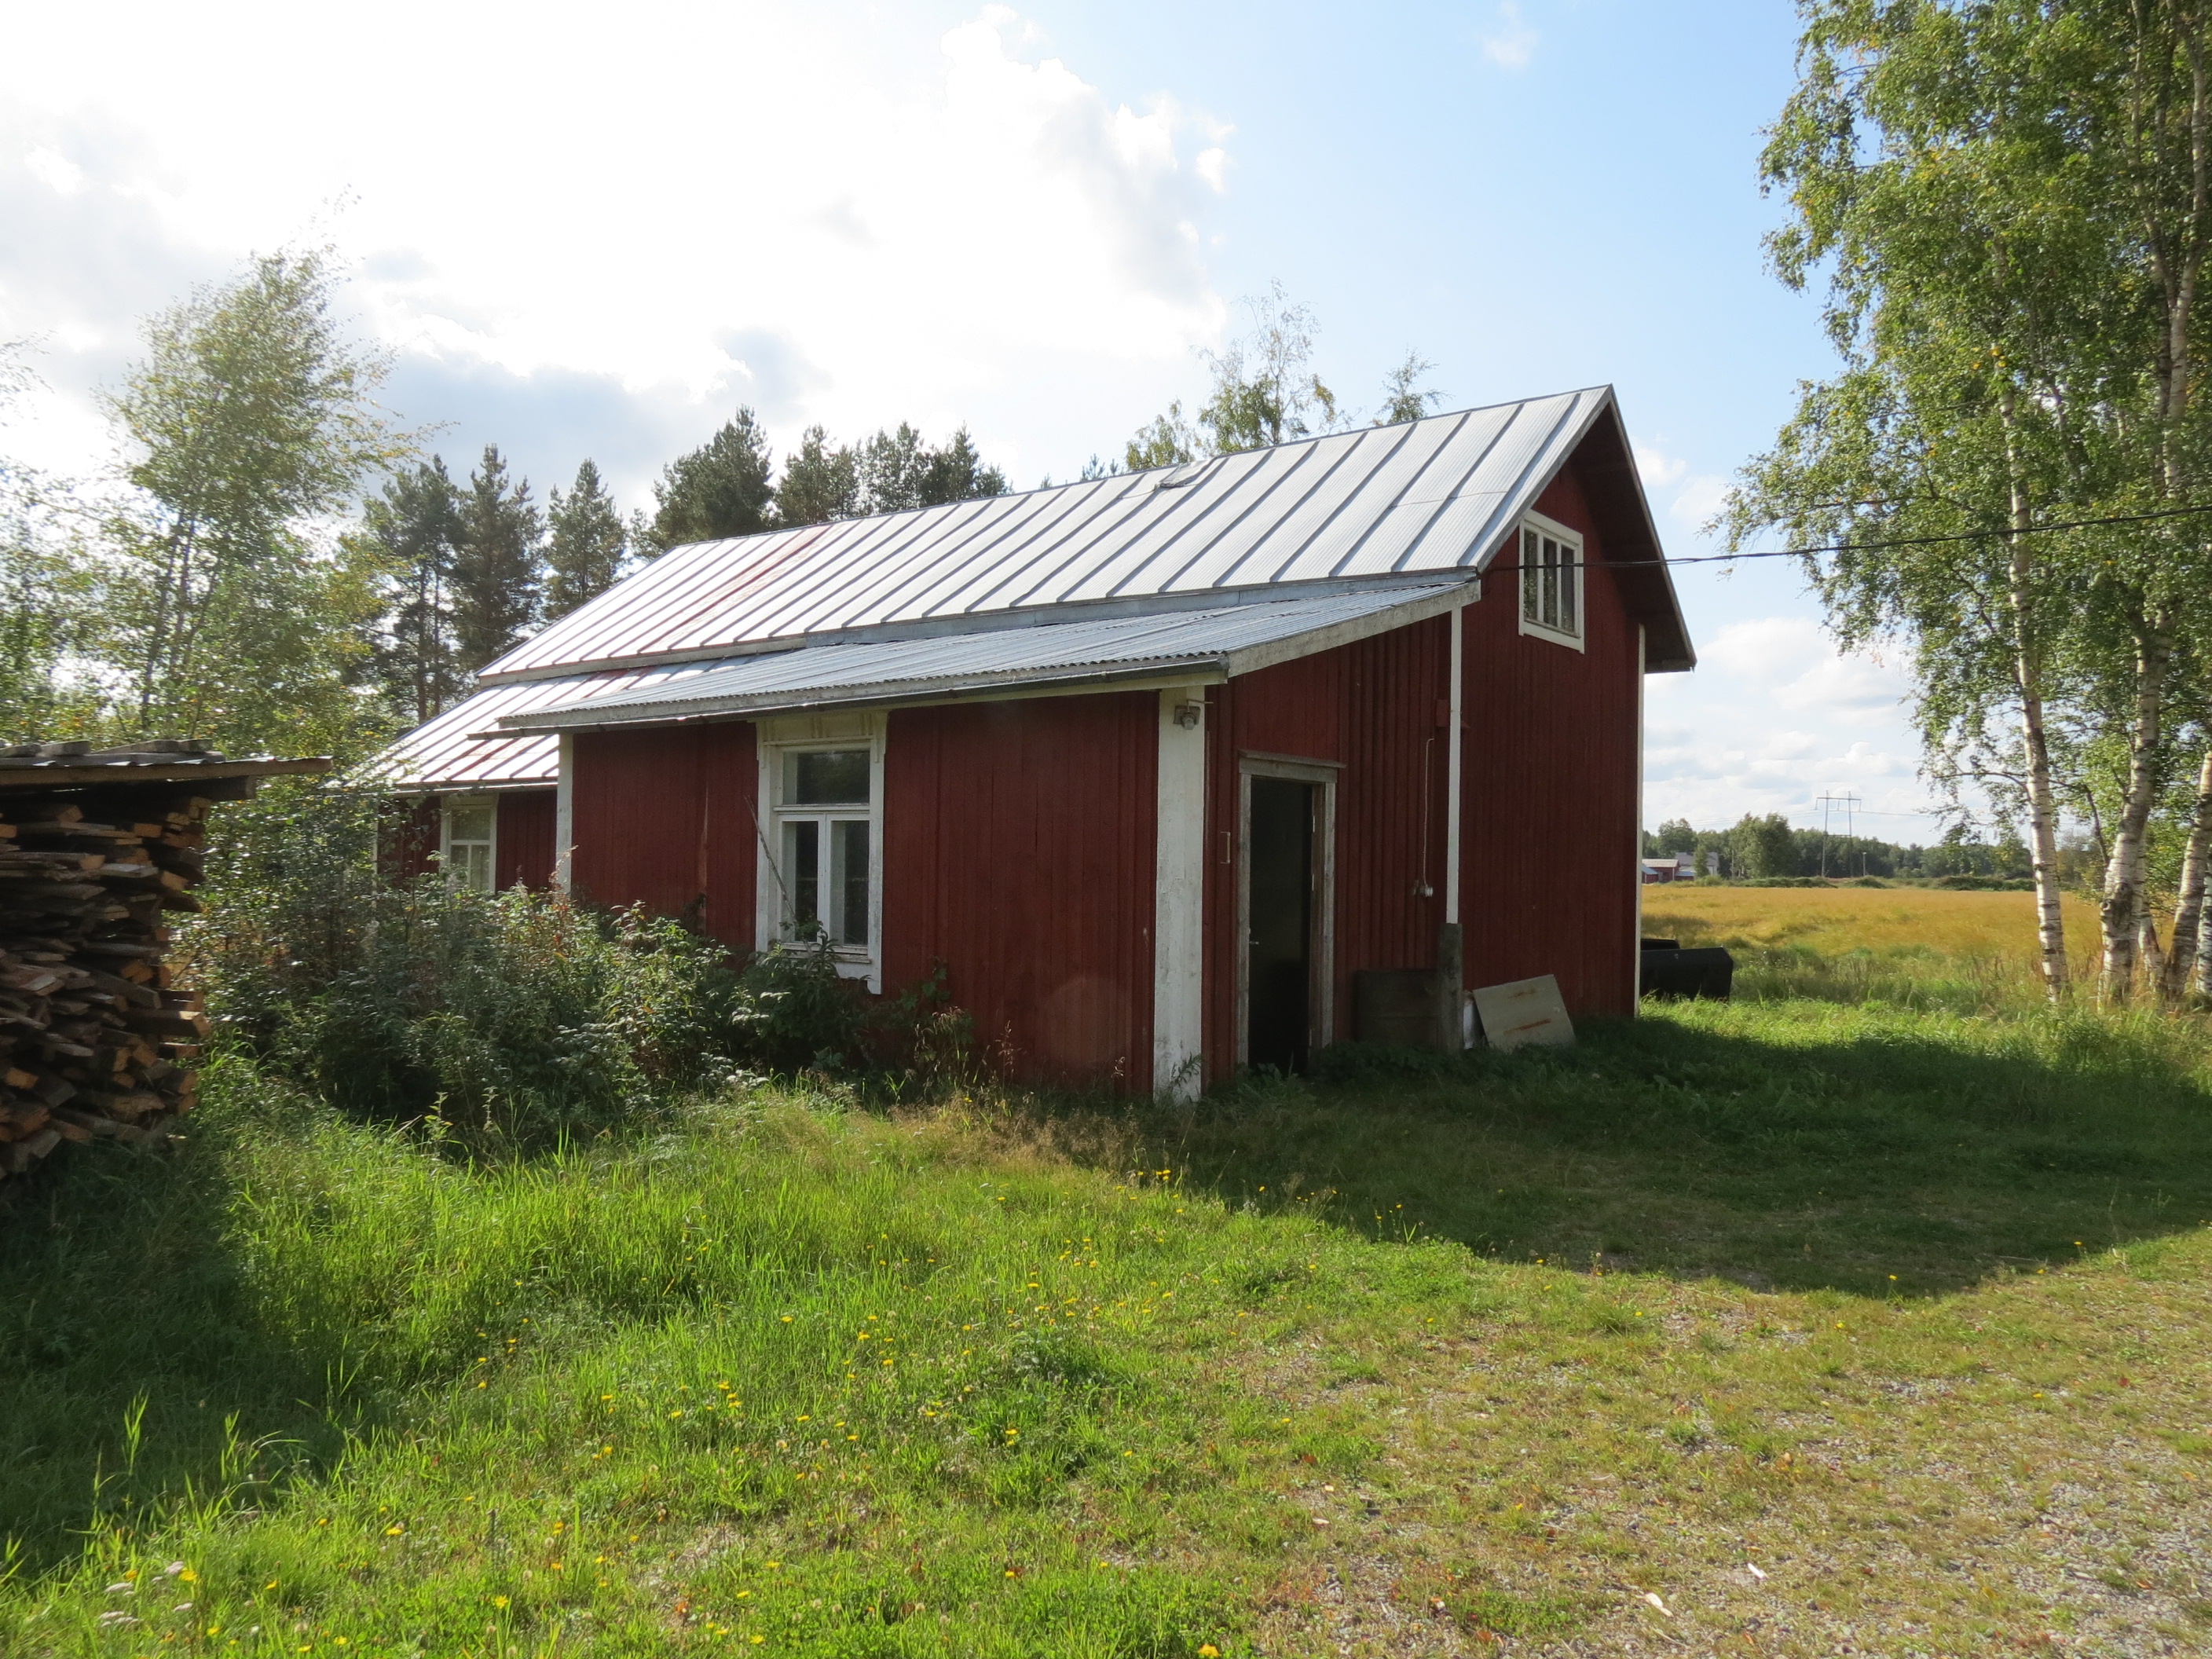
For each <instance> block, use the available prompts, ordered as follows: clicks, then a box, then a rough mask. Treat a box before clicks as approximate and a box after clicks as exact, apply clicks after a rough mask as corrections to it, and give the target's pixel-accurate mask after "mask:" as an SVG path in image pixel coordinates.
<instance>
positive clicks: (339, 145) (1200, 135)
mask: <svg viewBox="0 0 2212 1659" xmlns="http://www.w3.org/2000/svg"><path fill="white" fill-rule="evenodd" d="M227 15H228V16H229V18H230V19H231V24H230V25H229V26H227V27H224V28H222V29H211V28H209V27H204V20H200V19H197V18H196V17H192V16H188V15H185V14H183V13H180V12H179V11H178V10H177V9H175V8H174V7H172V6H168V5H165V4H161V3H156V0H118V3H117V4H115V5H113V6H112V7H109V8H106V9H100V10H98V11H87V10H85V9H80V8H70V7H55V8H47V9H41V10H40V11H38V12H36V13H32V14H26V15H25V17H24V18H23V19H22V20H20V21H19V23H18V27H17V28H16V30H15V33H13V34H12V35H11V40H10V52H9V64H8V66H7V67H6V68H4V69H0V85H4V86H5V87H6V89H7V92H8V96H7V98H6V99H5V100H0V158H4V157H6V156H9V155H14V156H15V157H17V158H19V159H18V162H17V165H16V166H15V167H12V168H11V167H8V166H6V165H5V164H4V162H0V210H5V211H4V212H0V217H4V218H5V219H6V220H7V222H9V224H10V225H11V226H12V227H14V229H15V234H11V235H10V236H9V237H8V238H6V239H0V337H14V336H20V335H26V334H31V335H40V336H43V337H46V339H47V340H48V341H49V342H50V343H52V344H53V345H54V346H55V347H56V348H57V349H55V350H53V351H52V352H51V353H50V358H51V361H49V362H46V363H43V364H42V365H41V367H42V369H44V370H46V372H48V375H49V378H50V379H51V380H53V382H54V383H55V384H56V386H58V387H62V388H64V390H65V391H66V392H68V393H69V394H70V396H72V397H75V398H77V399H78V400H79V401H80V402H82V393H83V392H84V391H85V390H86V389H87V388H88V386H90V385H91V384H92V383H94V382H95V381H99V380H107V381H110V382H111V383H112V379H113V377H114V375H115V374H116V373H117V372H118V369H119V367H120V363H121V362H122V360H123V358H124V357H125V356H127V354H128V352H129V351H130V349H131V340H132V336H133V333H134V325H135V321H136V319H137V318H139V317H142V316H143V315H144V314H145V313H147V312H149V311H150V310H152V309H154V308H155V307H158V306H159V305H161V304H163V303H166V302H167V301H169V300H172V299H173V298H175V297H177V296H178V295H179V294H181V293H182V292H183V291H184V290H185V289H186V288H188V287H189V286H190V285H191V283H194V282H197V281H204V280H207V279H208V278H210V277H212V276H220V275H221V274H222V273H223V272H224V271H225V270H228V269H231V268H233V267H234V264H235V263H236V261H237V260H238V259H239V258H241V257H242V256H243V255H244V254H246V252H249V251H251V250H253V249H257V248H259V249H266V248H270V247H275V246H283V245H284V244H286V243H289V242H296V241H299V240H322V239H324V238H325V237H327V238H329V239H331V240H335V241H336V242H337V245H338V246H339V249H340V251H341V252H342V253H343V254H345V255H347V256H348V257H349V258H354V259H356V260H358V261H359V262H360V264H359V270H360V274H359V276H358V278H357V280H356V282H355V283H354V285H353V290H352V295H351V298H352V300H353V301H354V303H355V304H356V307H357V308H358V309H359V310H360V311H361V313H362V314H363V318H364V321H365V323H366V325H367V326H368V329H369V330H370V331H371V332H372V333H374V335H375V336H376V337H379V338H380V340H382V341H383V342H385V343H388V344H390V345H392V346H393V347H395V348H397V349H399V350H400V351H401V353H402V354H403V357H404V359H405V360H407V361H409V362H416V361H417V360H419V363H420V367H421V368H422V371H423V372H422V374H417V375H416V376H415V377H414V380H413V385H414V386H415V388H416V390H417V391H431V390H435V389H437V388H438V387H439V386H441V385H452V384H461V383H466V384H468V385H471V386H488V385H493V384H499V385H505V384H507V381H506V380H501V378H500V377H502V376H504V377H509V378H513V377H520V378H521V380H523V381H525V382H527V381H528V380H530V378H531V377H533V376H556V377H558V376H568V377H572V380H573V377H575V376H583V377H586V379H587V380H589V382H590V384H592V386H595V387H598V386H605V385H612V386H617V387H619V388H622V389H623V390H624V391H625V392H627V394H628V396H629V398H631V399H632V400H633V401H635V403H636V404H637V405H638V408H637V411H636V418H637V421H638V422H639V423H640V424H639V429H640V430H641V431H645V430H650V431H652V432H653V433H654V434H655V435H660V434H662V433H663V432H664V431H665V428H667V427H668V425H669V422H670V419H671V417H675V418H676V420H677V423H678V425H680V426H682V427H683V428H684V429H685V430H686V431H687V432H688V433H689V434H690V436H689V438H688V441H690V442H696V441H698V440H699V438H701V437H703V436H704V435H705V434H706V432H707V431H708V430H709V429H711V427H712V426H713V425H714V424H715V423H718V422H720V420H721V419H723V418H725V417H726V416H727V413H728V410H729V406H730V405H731V404H732V403H734V402H735V401H737V400H738V399H739V398H756V399H757V400H758V401H759V403H760V404H761V405H762V408H763V414H764V415H766V416H768V417H769V420H770V422H771V426H772V428H775V430H776V431H777V432H778V435H779V436H780V437H781V439H782V440H783V441H786V442H787V441H790V440H791V439H792V438H794V437H795V436H796V435H797V430H798V428H799V427H801V426H803V425H805V424H807V423H809V422H812V421H816V420H819V421H822V422H825V423H826V424H828V425H829V427H830V428H831V429H832V431H834V432H839V433H848V434H849V433H853V432H856V431H860V430H865V429H866V428H869V427H872V426H874V425H877V424H880V423H883V422H890V421H896V420H898V419H901V418H905V419H911V420H913V421H915V422H916V423H917V424H918V425H921V427H923V428H924V429H925V430H927V431H931V432H942V431H943V430H945V428H948V427H949V426H951V424H953V423H955V422H961V421H966V422H969V423H970V424H971V425H972V426H973V427H974V428H975V435H976V437H977V440H978V441H979V442H980V443H981V444H982V446H983V447H984V449H985V452H986V453H988V454H990V455H991V456H992V458H993V459H995V460H999V461H1000V462H1001V463H1002V464H1006V465H1009V466H1010V467H1011V468H1012V469H1013V470H1014V471H1016V474H1017V476H1020V475H1022V474H1023V473H1029V474H1030V475H1031V476H1034V472H1035V471H1037V470H1041V469H1042V467H1043V466H1045V465H1055V466H1057V465H1065V464H1066V459H1067V456H1068V455H1070V454H1074V455H1080V454H1081V453H1086V452H1087V450H1088V449H1089V448H1091V447H1096V445H1097V441H1098V432H1099V428H1101V427H1102V426H1103V427H1104V428H1106V429H1107V430H1109V431H1110V430H1114V429H1117V428H1123V429H1125V428H1127V427H1133V426H1134V425H1135V424H1136V423H1137V422H1139V420H1141V419H1142V418H1143V417H1144V416H1145V415H1146V414H1147V413H1149V412H1151V410H1152V408H1153V407H1156V405H1157V401H1158V385H1159V382H1160V380H1161V379H1162V378H1163V376H1164V374H1172V373H1176V372H1178V371H1181V370H1182V368H1184V367H1185V366H1186V365H1188V363H1189V362H1191V349H1192V347H1193V346H1194V345H1198V344H1204V343H1210V342H1212V341H1213V340H1215V339H1217V338H1218V336H1219V332H1220V330H1221V328H1222V326H1223V325H1224V323H1225V319H1226V307H1225V305H1224V303H1223V301H1222V300H1221V298H1220V296H1219V295H1218V294H1217V293H1216V292H1215V291H1214V289H1213V286H1212V279H1211V276H1210V275H1209V272H1208V270H1207V268H1206V259H1205V257H1204V252H1203V251H1204V250H1205V249H1206V247H1207V246H1210V245H1211V242H1210V239H1211V238H1212V234H1213V233H1214V231H1215V230H1216V228H1217V227H1216V226H1215V225H1214V224H1213V223H1212V215H1213V214H1214V213H1215V212H1216V211H1217V207H1216V204H1218V203H1219V201H1220V199H1221V197H1222V194H1223V191H1225V186H1226V184H1227V180H1228V174H1229V170H1230V168H1231V167H1232V166H1233V165H1234V161H1235V158H1234V155H1233V153H1232V151H1231V149H1230V148H1229V147H1228V135H1229V133H1230V131H1231V129H1230V127H1229V126H1228V125H1227V124H1225V122H1223V121H1220V120H1218V119H1217V118H1214V117H1213V116H1212V115H1211V114H1207V113H1204V112H1187V111H1185V110H1184V109H1183V108H1182V106H1179V105H1178V104H1176V102H1174V101H1173V100H1170V99H1167V98H1158V99H1154V100H1149V101H1124V100H1121V99H1119V98H1117V97H1115V96H1112V95H1109V93H1108V92H1107V91H1106V90H1104V89H1103V88H1100V87H1098V86H1097V85H1095V84H1093V83H1091V82H1089V81H1087V80H1085V78H1084V77H1083V76H1082V75H1081V74H1079V72H1078V71H1077V70H1076V69H1075V68H1074V67H1073V66H1071V65H1070V64H1067V63H1066V62H1064V61H1063V60H1061V59H1060V58H1054V57H1049V56H1044V55H1042V54H1041V53H1040V52H1034V51H1032V50H1031V43H1032V42H1034V41H1035V40H1036V38H1037V32H1036V29H1035V28H1034V27H1033V26H1031V25H1030V23H1029V22H1027V21H1025V20H1024V19H1023V18H1022V17H1020V16H1019V15H1018V14H1016V13H1015V12H1013V11H1012V10H1010V9H1006V8H1004V7H1000V6H992V7H989V8H988V9H978V10H977V12H976V13H975V14H974V15H971V17H970V19H969V21H967V22H964V23H963V24H961V25H959V26H958V27H954V28H951V29H950V30H946V31H944V32H943V33H941V34H939V35H938V36H937V37H936V38H935V39H934V40H932V39H931V38H929V37H928V36H927V35H921V36H917V35H916V34H915V30H914V27H913V25H912V24H911V23H910V22H902V21H900V20H898V19H896V18H891V19H888V20H887V19H885V18H883V17H872V18H870V19H864V18H861V17H859V16H857V15H849V16H848V15H847V14H845V13H844V12H843V11H842V10H836V9H829V8H812V7H807V6H804V5H799V4H796V3H792V0H713V3H709V0H639V3H637V4H636V5H635V6H633V7H632V8H631V9H629V11H628V12H627V13H626V14H625V19H624V26H623V27H622V28H621V29H618V30H610V29H607V28H605V27H604V21H605V20H604V16H603V15H602V14H601V13H599V11H598V10H596V9H593V8H591V7H588V6H585V5H583V4H581V3H574V0H570V3H563V0H549V3H548V4H547V5H546V6H545V7H544V8H543V9H541V11H540V13H538V14H537V15H535V16H534V19H533V27H532V29H531V30H529V31H527V32H525V33H521V34H517V33H515V32H514V31H513V29H512V27H510V23H511V20H508V19H507V18H506V17H505V15H504V14H503V13H501V12H500V11H499V10H498V9H495V8H485V9H477V8H466V7H464V8H458V9H455V8H452V7H449V6H446V5H442V4H437V3H433V0H391V3H390V4H388V5H387V6H386V9H384V10H383V11H382V12H380V25H379V27H378V28H377V29H375V30H373V31H368V32H366V33H364V32H363V31H362V30H360V29H359V28H358V27H356V24H357V20H356V19H355V18H354V17H353V16H352V15H350V14H347V13H344V12H343V10H333V9H315V8H308V9H304V10H303V9H297V8H295V7H289V6H286V7H279V6H277V5H276V3H274V0H235V3H233V4H231V5H230V6H228V8H227ZM428 38H436V39H438V40H440V41H441V50H440V52H438V53H435V54H432V55H430V56H429V57H427V58H426V57H424V56H423V55H422V53H421V52H419V50H418V47H419V43H420V41H421V40H423V39H428ZM586 40H588V41H589V42H590V43H591V46H590V49H589V50H580V49H579V46H578V43H579V42H582V41H586ZM492 61H497V62H499V63H501V65H502V72H501V74H500V75H498V76H492V77H489V78H486V77H483V76H481V75H479V74H477V73H475V72H473V71H472V70H467V69H465V68H464V66H465V65H471V64H483V63H486V62H492ZM368 107H374V108H377V109H378V110H379V111H380V117H379V118H378V119H377V120H375V121H374V122H366V121H361V120H356V119H352V118H348V117H346V116H344V115H343V112H345V111H349V110H354V111H358V110H360V109H362V108H368ZM279 132H281V133H283V135H284V138H283V142H282V143H272V142H270V135H271V134H273V133H279ZM65 188H66V189H69V190H71V191H73V192H74V193H73V194H70V195H67V196H64V195H62V194H60V193H58V192H60V191H63V190H64V189H65ZM337 202H344V203H346V204H348V205H345V206H343V208H342V209H334V208H332V207H331V204H333V203H337ZM318 225H322V226H325V229H323V230H321V231H320V232H318V231H317V230H316V227H317V226H318ZM64 325H70V326H73V327H76V328H77V329H78V330H79V334H78V335H71V336H68V338H70V339H75V338H77V337H80V336H81V335H82V333H84V332H86V331H89V332H90V333H91V334H92V335H93V336H94V337H97V338H98V340H99V341H100V343H101V344H100V349H97V350H90V351H78V350H76V349H70V350H62V349H58V348H59V346H60V344H61V343H62V342H63V341H64V331H63V330H64ZM737 335H743V336H745V337H748V338H751V339H756V340H757V339H764V338H767V337H775V339H777V340H779V341H781V343H782V352H783V357H784V360H785V362H787V364H803V365H805V366H806V369H805V373H803V374H797V375H796V376H795V377H794V376H793V374H786V373H783V372H782V370H781V369H779V370H777V371H775V373H774V374H770V375H769V376H768V378H769V379H770V380H775V382H776V384H777V385H778V386H781V387H782V388H783V390H784V394H785V395H784V396H783V397H782V398H781V404H780V406H777V407H771V406H770V405H771V404H775V403H776V402H777V400H776V399H775V398H773V397H772V396H771V392H770V390H769V387H768V386H765V385H764V384H763V369H762V365H761V364H760V362H757V361H756V357H757V355H758V354H757V353H741V352H733V351H732V350H730V349H727V348H726V341H727V340H728V339H730V338H731V337H733V336H737ZM741 365H742V366H741ZM441 374H443V376H444V378H443V379H442V380H441ZM778 375H780V376H781V379H777V376H778ZM456 377H458V379H457V378H456ZM1070 380H1074V381H1079V382H1080V383H1082V384H1085V386H1087V387H1089V388H1090V395H1089V396H1088V397H1087V398H1085V399H1075V400H1071V399H1066V398H1060V397H1055V396H1054V395H1052V393H1051V392H1050V387H1051V386H1052V385H1053V384H1054V382H1055V381H1057V382H1059V383H1061V384H1066V382H1068V381H1070ZM576 383H577V384H581V382H576ZM549 384H550V382H549ZM592 398H593V406H594V407H602V406H603V400H602V399H601V398H600V396H599V392H596V391H595V392H593V394H592ZM502 406H506V404H505V403H504V401H503V402H502ZM687 410H688V411H689V412H688V414H687V413H686V412H685V411H687ZM402 412H403V413H404V414H405V415H407V416H409V417H410V418H411V419H416V420H422V419H438V418H441V417H444V416H448V415H450V414H453V412H454V411H453V410H448V409H446V408H442V407H422V408H416V409H408V410H403V411H402ZM467 424H468V422H467V420H466V419H465V418H464V421H463V425H464V427H466V426H467ZM1017 433H1019V434H1020V435H1021V436H1022V438H1024V439H1026V440H1027V441H1028V447H1030V448H1031V450H1032V453H1036V452H1039V451H1041V452H1042V453H1036V459H1035V460H1034V461H1030V460H1026V459H1024V455H1023V453H1022V449H1023V448H1024V444H1023V443H1022V442H1019V441H1017V439H1016V436H1015V435H1016V434H1017ZM470 436H471V438H473V434H471V435H470ZM458 441H459V439H458V438H457V442H458ZM598 441H599V440H598V439H597V438H596V437H594V436H593V435H589V434H578V435H574V436H573V437H572V438H571V440H570V443H571V445H578V444H585V443H596V442H598ZM1079 446H1080V447H1079ZM575 459H577V456H575V455H574V454H571V455H569V456H568V457H567V459H565V460H563V461H562V463H561V465H563V466H564V467H572V466H573V465H574V460H575ZM541 470H542V469H541ZM632 482H633V485H634V488H633V492H632V493H633V494H635V489H638V488H641V486H642V477H638V478H636V479H635V480H633V481H632Z"/></svg>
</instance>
